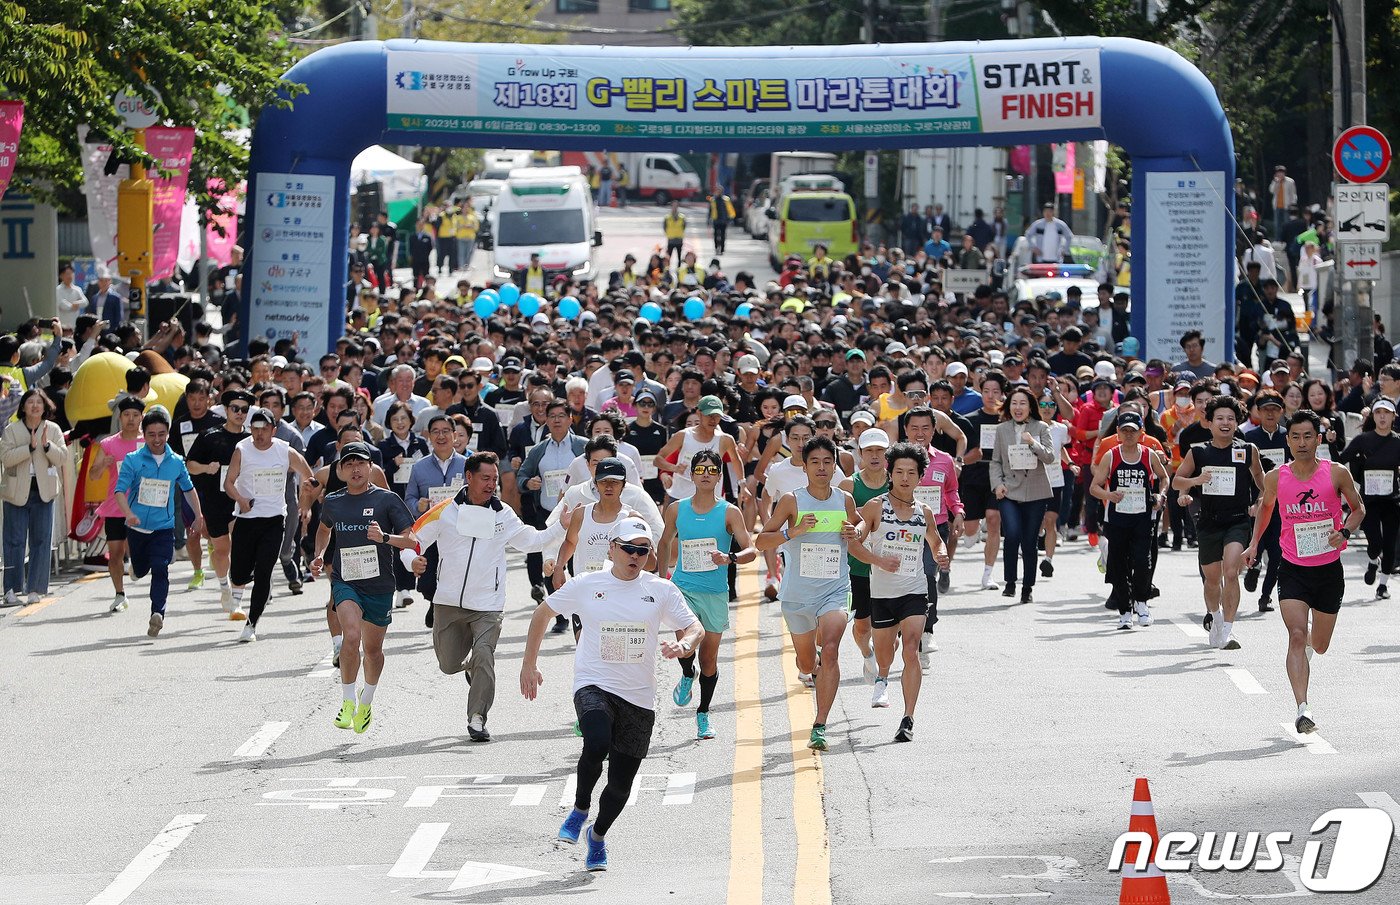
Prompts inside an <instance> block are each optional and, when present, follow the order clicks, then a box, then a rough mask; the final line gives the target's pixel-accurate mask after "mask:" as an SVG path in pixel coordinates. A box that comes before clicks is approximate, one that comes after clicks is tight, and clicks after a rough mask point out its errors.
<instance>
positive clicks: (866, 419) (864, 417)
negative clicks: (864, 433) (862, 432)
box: [851, 411, 875, 427]
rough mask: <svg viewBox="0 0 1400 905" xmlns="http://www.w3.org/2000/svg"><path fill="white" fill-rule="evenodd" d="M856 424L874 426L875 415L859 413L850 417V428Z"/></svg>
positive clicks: (865, 412)
mask: <svg viewBox="0 0 1400 905" xmlns="http://www.w3.org/2000/svg"><path fill="white" fill-rule="evenodd" d="M857 424H864V425H867V426H869V427H874V426H875V415H874V413H872V412H867V411H859V412H856V413H854V414H853V415H851V427H855V426H856V425H857Z"/></svg>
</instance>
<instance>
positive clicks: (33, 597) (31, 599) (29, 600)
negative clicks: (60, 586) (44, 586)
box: [25, 591, 44, 605]
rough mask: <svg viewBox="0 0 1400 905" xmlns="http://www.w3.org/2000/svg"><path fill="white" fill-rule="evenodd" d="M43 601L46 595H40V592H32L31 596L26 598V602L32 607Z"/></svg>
mask: <svg viewBox="0 0 1400 905" xmlns="http://www.w3.org/2000/svg"><path fill="white" fill-rule="evenodd" d="M43 599H44V595H43V594H40V593H39V592H38V591H30V592H29V596H28V597H26V598H25V602H26V603H29V604H31V605H32V604H36V603H38V602H39V601H41V600H43Z"/></svg>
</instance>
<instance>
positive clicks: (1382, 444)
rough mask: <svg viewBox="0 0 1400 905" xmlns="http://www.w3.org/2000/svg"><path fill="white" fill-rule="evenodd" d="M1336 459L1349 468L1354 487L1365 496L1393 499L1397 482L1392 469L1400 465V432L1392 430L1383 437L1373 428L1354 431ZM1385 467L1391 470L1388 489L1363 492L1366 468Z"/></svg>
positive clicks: (1379, 468)
mask: <svg viewBox="0 0 1400 905" xmlns="http://www.w3.org/2000/svg"><path fill="white" fill-rule="evenodd" d="M1337 461H1338V462H1341V463H1343V464H1345V465H1346V466H1347V467H1348V468H1350V469H1351V476H1352V477H1353V478H1354V479H1355V480H1356V487H1357V489H1358V490H1360V491H1361V494H1362V496H1365V497H1367V498H1368V499H1395V497H1396V490H1397V482H1396V480H1395V473H1396V471H1397V469H1400V436H1397V435H1396V434H1394V433H1390V434H1386V435H1385V436H1384V437H1382V436H1381V435H1380V434H1378V433H1376V432H1375V431H1367V432H1366V433H1364V434H1357V435H1356V437H1355V438H1354V439H1353V440H1352V441H1351V442H1350V443H1348V444H1347V448H1346V449H1344V450H1342V453H1341V455H1339V456H1337ZM1377 470H1388V471H1390V472H1391V478H1390V488H1391V490H1390V493H1382V494H1368V493H1366V472H1368V471H1377Z"/></svg>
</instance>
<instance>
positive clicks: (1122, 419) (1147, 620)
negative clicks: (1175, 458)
mask: <svg viewBox="0 0 1400 905" xmlns="http://www.w3.org/2000/svg"><path fill="white" fill-rule="evenodd" d="M1141 437H1142V416H1141V415H1139V414H1138V413H1137V412H1123V413H1122V414H1120V415H1119V416H1118V446H1116V447H1114V448H1113V449H1111V450H1109V452H1108V454H1107V455H1105V456H1104V457H1103V458H1102V459H1100V460H1099V462H1098V464H1097V465H1095V466H1094V480H1093V483H1091V484H1090V485H1089V492H1090V493H1092V494H1093V495H1094V496H1096V497H1098V498H1099V499H1101V500H1103V501H1104V502H1105V503H1106V504H1107V509H1108V516H1107V520H1106V522H1105V523H1104V536H1105V537H1107V538H1108V563H1107V566H1106V572H1107V576H1108V583H1109V584H1110V585H1111V586H1112V587H1113V592H1112V593H1111V594H1110V595H1109V598H1108V603H1109V604H1111V605H1112V606H1113V607H1114V608H1116V609H1117V610H1118V628H1119V629H1120V630H1131V629H1132V627H1133V614H1134V613H1136V614H1137V618H1138V624H1139V625H1151V624H1152V614H1151V612H1150V611H1149V610H1148V608H1147V599H1148V597H1150V596H1151V590H1152V542H1153V538H1152V534H1153V530H1152V529H1153V527H1154V526H1155V525H1156V524H1157V514H1158V512H1159V511H1160V509H1161V507H1163V506H1165V505H1166V493H1165V489H1166V486H1167V483H1168V481H1169V480H1170V479H1169V477H1168V475H1167V469H1166V466H1165V465H1164V464H1163V463H1162V460H1161V458H1160V457H1159V456H1158V455H1157V454H1156V453H1155V452H1153V451H1152V450H1150V449H1148V448H1146V447H1145V446H1142V445H1141V444H1140V443H1139V442H1138V440H1139V439H1140V438H1141Z"/></svg>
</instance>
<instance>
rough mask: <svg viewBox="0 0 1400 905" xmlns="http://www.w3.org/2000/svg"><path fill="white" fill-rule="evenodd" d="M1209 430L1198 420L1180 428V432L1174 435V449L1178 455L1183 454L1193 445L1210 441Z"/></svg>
mask: <svg viewBox="0 0 1400 905" xmlns="http://www.w3.org/2000/svg"><path fill="white" fill-rule="evenodd" d="M1210 435H1211V430H1210V428H1208V427H1206V426H1205V425H1204V424H1201V423H1200V422H1199V421H1195V422H1192V423H1191V424H1188V425H1186V426H1185V427H1183V428H1182V429H1181V433H1180V434H1178V435H1177V437H1176V449H1177V453H1178V455H1180V456H1183V457H1184V456H1185V455H1186V451H1187V450H1188V449H1190V448H1191V447H1193V446H1199V445H1200V444H1202V443H1209V442H1210Z"/></svg>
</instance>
